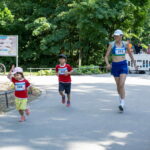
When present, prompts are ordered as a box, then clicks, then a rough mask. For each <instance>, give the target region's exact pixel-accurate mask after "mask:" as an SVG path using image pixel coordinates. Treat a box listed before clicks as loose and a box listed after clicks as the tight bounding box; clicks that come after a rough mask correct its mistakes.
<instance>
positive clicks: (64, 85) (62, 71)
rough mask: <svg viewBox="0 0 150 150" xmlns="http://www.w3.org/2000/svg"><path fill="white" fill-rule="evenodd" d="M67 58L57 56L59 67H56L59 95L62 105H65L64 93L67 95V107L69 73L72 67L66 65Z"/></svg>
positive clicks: (68, 102)
mask: <svg viewBox="0 0 150 150" xmlns="http://www.w3.org/2000/svg"><path fill="white" fill-rule="evenodd" d="M66 62H67V57H66V56H65V55H64V54H61V55H59V63H60V64H59V65H57V66H56V73H57V76H58V79H59V93H60V95H61V96H62V103H63V104H65V103H66V98H65V94H64V91H65V93H66V94H67V98H68V99H67V105H66V106H67V107H69V106H70V92H71V73H72V72H73V69H72V67H71V66H70V65H69V64H66Z"/></svg>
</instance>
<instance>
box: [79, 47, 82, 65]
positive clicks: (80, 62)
mask: <svg viewBox="0 0 150 150" xmlns="http://www.w3.org/2000/svg"><path fill="white" fill-rule="evenodd" d="M81 65H82V49H80V50H79V67H81Z"/></svg>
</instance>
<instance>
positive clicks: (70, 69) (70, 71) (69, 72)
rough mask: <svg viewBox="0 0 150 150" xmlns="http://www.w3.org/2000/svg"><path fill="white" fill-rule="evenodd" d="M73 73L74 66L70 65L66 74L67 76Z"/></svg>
mask: <svg viewBox="0 0 150 150" xmlns="http://www.w3.org/2000/svg"><path fill="white" fill-rule="evenodd" d="M72 73H73V69H72V67H71V66H70V65H69V66H68V71H67V72H65V75H66V76H67V75H71V74H72Z"/></svg>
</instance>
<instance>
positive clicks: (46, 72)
mask: <svg viewBox="0 0 150 150" xmlns="http://www.w3.org/2000/svg"><path fill="white" fill-rule="evenodd" d="M55 74H56V73H55V70H52V69H50V70H40V71H38V73H37V75H39V76H40V75H42V76H49V75H55Z"/></svg>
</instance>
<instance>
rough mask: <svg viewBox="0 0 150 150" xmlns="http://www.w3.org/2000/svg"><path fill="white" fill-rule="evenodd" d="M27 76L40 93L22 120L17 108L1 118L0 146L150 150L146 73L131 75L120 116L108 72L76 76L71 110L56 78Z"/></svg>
mask: <svg viewBox="0 0 150 150" xmlns="http://www.w3.org/2000/svg"><path fill="white" fill-rule="evenodd" d="M29 78H30V80H31V82H32V83H34V84H36V85H37V86H39V87H40V88H41V89H42V90H43V95H42V96H41V97H40V98H38V99H37V100H36V101H34V102H32V103H30V108H31V110H32V113H31V115H30V117H29V118H27V121H26V122H24V123H19V122H18V121H17V120H18V113H17V112H16V111H15V110H13V111H11V112H9V113H7V114H5V115H2V116H0V150H150V77H149V76H148V75H129V77H128V79H127V82H126V83H127V84H126V91H127V92H126V95H127V97H126V110H125V112H124V113H123V114H122V113H119V112H118V108H117V107H118V96H117V93H116V87H115V84H114V80H113V78H112V77H111V76H110V75H95V76H74V77H73V84H72V106H71V107H70V108H67V107H65V105H62V104H61V103H60V96H59V95H58V92H57V77H55V76H51V77H29ZM1 80H2V79H1Z"/></svg>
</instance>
